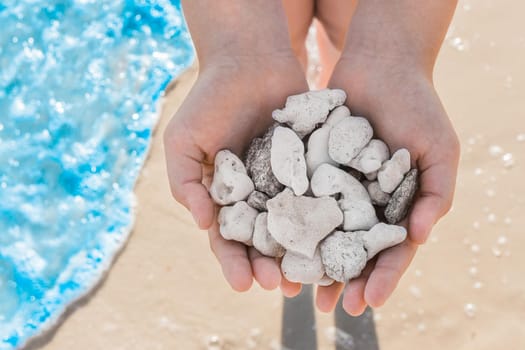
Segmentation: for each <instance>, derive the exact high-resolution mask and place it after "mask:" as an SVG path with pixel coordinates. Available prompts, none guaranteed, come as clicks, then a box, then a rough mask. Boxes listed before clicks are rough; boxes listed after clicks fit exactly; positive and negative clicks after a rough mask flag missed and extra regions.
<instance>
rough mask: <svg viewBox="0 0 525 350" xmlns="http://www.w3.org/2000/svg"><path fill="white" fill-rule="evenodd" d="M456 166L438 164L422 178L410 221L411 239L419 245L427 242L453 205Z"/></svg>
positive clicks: (423, 173) (426, 170)
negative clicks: (436, 224)
mask: <svg viewBox="0 0 525 350" xmlns="http://www.w3.org/2000/svg"><path fill="white" fill-rule="evenodd" d="M455 174H456V172H455V167H454V165H453V164H452V165H450V164H447V163H438V164H435V165H433V166H430V167H428V168H427V169H425V170H424V171H423V172H422V173H421V176H420V191H419V195H418V197H417V200H416V202H415V204H414V207H413V208H412V211H411V213H410V217H409V219H408V228H409V232H410V238H411V240H412V241H414V242H415V243H418V244H423V243H425V241H426V240H427V238H428V236H429V234H430V231H431V230H432V227H433V226H434V224H435V223H436V222H437V221H438V220H439V219H440V218H441V217H442V216H443V215H445V214H446V213H447V212H448V211H449V209H450V207H451V205H452V198H453V195H454V187H455V183H456V175H455Z"/></svg>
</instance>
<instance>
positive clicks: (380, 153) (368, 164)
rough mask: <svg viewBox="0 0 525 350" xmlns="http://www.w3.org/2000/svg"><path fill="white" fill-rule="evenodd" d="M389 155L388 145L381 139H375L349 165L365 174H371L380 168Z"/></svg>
mask: <svg viewBox="0 0 525 350" xmlns="http://www.w3.org/2000/svg"><path fill="white" fill-rule="evenodd" d="M389 157H390V152H389V151H388V146H387V145H386V144H385V143H384V142H383V141H381V140H377V139H373V140H370V142H369V143H368V145H366V146H365V148H363V149H362V150H361V152H359V154H358V155H357V156H356V157H355V158H354V159H352V160H351V161H350V163H349V165H350V166H351V167H352V168H354V169H356V170H359V171H360V172H362V173H363V174H370V173H373V172H375V171H377V170H379V168H381V165H383V162H385V161H386V160H388V158H389Z"/></svg>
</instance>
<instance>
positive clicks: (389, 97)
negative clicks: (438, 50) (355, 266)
mask: <svg viewBox="0 0 525 350" xmlns="http://www.w3.org/2000/svg"><path fill="white" fill-rule="evenodd" d="M329 86H330V87H332V88H340V89H343V90H345V91H346V92H347V94H348V100H347V105H348V106H349V108H350V110H351V111H352V114H353V115H362V116H365V117H366V118H368V120H369V121H370V123H371V124H372V127H373V128H374V131H375V136H374V137H378V138H380V139H382V140H384V141H385V142H386V143H387V144H388V146H389V147H390V150H391V152H392V153H393V152H394V151H396V150H398V149H400V148H407V149H408V150H409V151H410V154H411V159H412V167H417V168H418V169H419V171H420V180H419V181H420V189H419V193H418V195H417V197H416V199H415V202H414V204H413V207H412V210H411V212H410V213H409V216H408V218H407V219H406V220H405V222H404V224H405V226H407V228H408V239H407V240H406V241H405V242H404V243H402V244H400V245H398V246H396V247H393V248H391V249H388V250H385V251H383V252H382V253H380V254H379V256H378V257H377V258H376V259H374V260H372V261H371V262H370V263H369V264H368V266H367V267H366V268H365V270H364V271H363V273H362V275H361V276H360V277H358V278H356V279H354V280H351V281H350V282H349V283H348V285H347V286H346V288H345V291H344V293H345V294H344V299H343V307H344V308H345V310H346V311H347V312H348V313H350V314H352V315H359V314H361V313H363V312H364V310H365V308H366V306H367V305H370V306H372V307H378V306H381V305H382V304H383V303H384V302H385V301H386V300H387V298H388V297H389V296H390V295H391V294H392V292H393V291H394V289H395V287H396V286H397V283H398V282H399V280H400V278H401V276H402V275H403V273H404V272H405V270H406V269H407V267H408V265H409V264H410V262H411V260H412V258H413V257H414V255H415V253H416V250H417V247H418V245H419V244H422V243H424V242H425V241H426V239H427V237H428V236H429V234H430V231H431V230H432V227H433V226H434V224H435V223H436V222H437V221H438V220H439V218H441V217H442V216H443V215H445V214H446V213H447V212H448V210H449V209H450V207H451V204H452V198H453V194H454V187H455V181H456V173H457V167H458V161H459V141H458V138H457V136H456V134H455V132H454V129H453V127H452V125H451V123H450V121H449V118H448V116H447V114H446V112H445V110H444V108H443V106H442V104H441V102H440V99H439V97H438V95H437V93H436V91H435V89H434V86H433V82H432V78H431V74H428V73H426V72H425V71H424V70H419V69H418V68H417V67H409V66H407V65H404V64H397V63H395V62H384V61H383V62H374V59H371V58H369V57H367V59H365V60H362V61H361V63H360V62H358V60H356V59H354V60H346V59H341V61H340V62H339V63H338V65H337V66H336V68H335V70H334V73H333V75H332V79H331V81H330V83H329ZM336 288H339V290H340V289H341V288H340V287H332V290H331V291H330V293H331V294H332V295H333V296H332V297H333V298H335V299H337V298H338V297H339V295H337V290H336ZM325 293H327V294H328V293H329V292H328V291H326V292H325ZM318 294H319V293H318ZM335 299H332V300H330V299H329V298H328V297H325V298H324V299H323V300H319V299H318V300H317V304H318V306H319V307H320V308H322V309H328V307H329V306H332V305H333V304H334V302H333V300H335Z"/></svg>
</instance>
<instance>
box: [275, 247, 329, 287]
mask: <svg viewBox="0 0 525 350" xmlns="http://www.w3.org/2000/svg"><path fill="white" fill-rule="evenodd" d="M281 271H282V272H283V275H284V277H285V278H286V279H287V280H288V281H290V282H296V283H304V284H311V283H316V282H318V281H319V280H320V279H322V278H323V276H324V266H323V262H322V260H321V254H320V253H319V249H316V251H315V254H314V255H313V257H312V258H308V257H305V256H303V255H301V254H296V253H294V252H291V251H287V252H286V254H284V257H283V260H282V262H281Z"/></svg>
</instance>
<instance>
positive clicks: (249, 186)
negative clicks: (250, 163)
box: [210, 150, 254, 205]
mask: <svg viewBox="0 0 525 350" xmlns="http://www.w3.org/2000/svg"><path fill="white" fill-rule="evenodd" d="M253 190H254V185H253V182H252V180H251V179H250V177H249V176H248V175H247V173H246V168H245V167H244V164H243V163H242V161H241V160H240V159H239V157H237V156H236V155H235V154H233V153H232V152H230V151H228V150H222V151H219V152H217V155H216V156H215V173H214V174H213V181H212V183H211V186H210V195H211V197H212V198H213V200H214V201H215V203H217V204H220V205H229V204H232V203H235V202H238V201H242V200H244V199H246V198H247V197H248V196H249V195H250V193H252V191H253Z"/></svg>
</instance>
